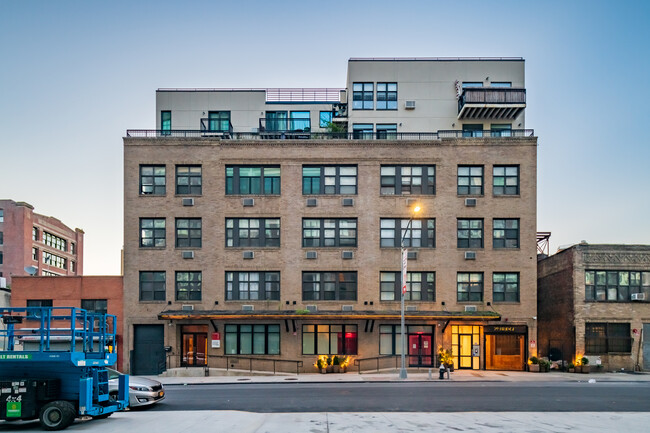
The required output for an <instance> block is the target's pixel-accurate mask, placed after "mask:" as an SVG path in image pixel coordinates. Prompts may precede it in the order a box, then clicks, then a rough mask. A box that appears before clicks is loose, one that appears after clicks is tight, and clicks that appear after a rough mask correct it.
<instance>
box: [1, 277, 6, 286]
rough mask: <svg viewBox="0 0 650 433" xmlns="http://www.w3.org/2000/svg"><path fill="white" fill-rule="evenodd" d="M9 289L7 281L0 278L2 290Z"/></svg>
mask: <svg viewBox="0 0 650 433" xmlns="http://www.w3.org/2000/svg"><path fill="white" fill-rule="evenodd" d="M6 288H7V279H6V278H5V277H0V289H6Z"/></svg>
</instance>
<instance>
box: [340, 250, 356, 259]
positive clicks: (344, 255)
mask: <svg viewBox="0 0 650 433" xmlns="http://www.w3.org/2000/svg"><path fill="white" fill-rule="evenodd" d="M341 258H342V259H346V260H347V259H353V258H354V251H341Z"/></svg>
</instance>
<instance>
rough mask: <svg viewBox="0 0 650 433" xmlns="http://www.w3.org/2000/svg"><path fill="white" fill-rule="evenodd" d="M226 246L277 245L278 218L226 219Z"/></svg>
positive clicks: (278, 239)
mask: <svg viewBox="0 0 650 433" xmlns="http://www.w3.org/2000/svg"><path fill="white" fill-rule="evenodd" d="M226 246H227V247H279V246H280V219H279V218H228V219H226Z"/></svg>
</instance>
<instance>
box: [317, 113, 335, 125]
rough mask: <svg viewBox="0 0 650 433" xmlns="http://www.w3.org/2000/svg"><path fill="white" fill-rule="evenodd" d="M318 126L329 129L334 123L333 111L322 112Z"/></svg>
mask: <svg viewBox="0 0 650 433" xmlns="http://www.w3.org/2000/svg"><path fill="white" fill-rule="evenodd" d="M318 119H319V122H318V126H320V127H321V128H328V127H329V126H330V124H331V123H332V112H331V111H321V112H320V114H319V117H318Z"/></svg>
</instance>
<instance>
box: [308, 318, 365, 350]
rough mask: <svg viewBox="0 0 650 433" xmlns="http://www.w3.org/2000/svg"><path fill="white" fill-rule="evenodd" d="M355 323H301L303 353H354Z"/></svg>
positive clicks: (355, 339) (355, 342)
mask: <svg viewBox="0 0 650 433" xmlns="http://www.w3.org/2000/svg"><path fill="white" fill-rule="evenodd" d="M357 335H358V332H357V325H302V354H303V355H356V354H357V346H358V344H357V338H358V337H357Z"/></svg>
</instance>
